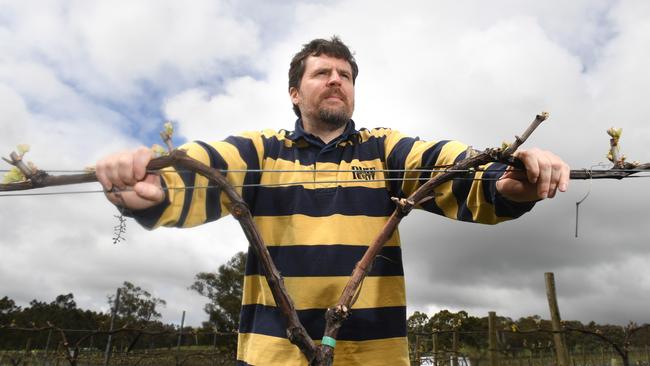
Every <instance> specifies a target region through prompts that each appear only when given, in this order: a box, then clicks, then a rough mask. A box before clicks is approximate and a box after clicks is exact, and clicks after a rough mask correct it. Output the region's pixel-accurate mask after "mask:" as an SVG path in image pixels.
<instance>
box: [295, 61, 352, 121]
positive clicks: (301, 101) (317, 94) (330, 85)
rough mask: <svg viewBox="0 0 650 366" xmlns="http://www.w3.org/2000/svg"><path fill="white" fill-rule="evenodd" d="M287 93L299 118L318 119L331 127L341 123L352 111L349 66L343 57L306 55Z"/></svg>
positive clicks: (350, 115)
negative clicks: (297, 79) (295, 83)
mask: <svg viewBox="0 0 650 366" xmlns="http://www.w3.org/2000/svg"><path fill="white" fill-rule="evenodd" d="M289 94H290V96H291V101H292V102H293V104H296V105H298V108H300V113H301V114H302V117H303V119H306V120H309V121H314V122H318V121H321V122H323V123H324V124H325V126H322V127H325V128H329V129H331V130H335V129H337V128H339V127H342V126H343V125H345V123H346V122H347V121H348V120H350V118H352V112H353V111H354V84H353V83H352V67H351V66H350V64H349V63H348V62H347V61H345V60H343V59H339V58H334V57H330V56H327V55H320V56H309V57H307V59H305V73H304V74H303V76H302V79H301V81H300V85H299V87H298V88H294V87H292V88H291V89H290V90H289Z"/></svg>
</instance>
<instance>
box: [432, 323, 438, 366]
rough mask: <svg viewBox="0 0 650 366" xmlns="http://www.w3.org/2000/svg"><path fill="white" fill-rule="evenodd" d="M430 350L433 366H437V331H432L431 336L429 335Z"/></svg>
mask: <svg viewBox="0 0 650 366" xmlns="http://www.w3.org/2000/svg"><path fill="white" fill-rule="evenodd" d="M431 350H432V353H433V365H434V366H438V365H439V361H440V360H439V355H438V352H439V340H438V331H436V330H434V331H433V334H431Z"/></svg>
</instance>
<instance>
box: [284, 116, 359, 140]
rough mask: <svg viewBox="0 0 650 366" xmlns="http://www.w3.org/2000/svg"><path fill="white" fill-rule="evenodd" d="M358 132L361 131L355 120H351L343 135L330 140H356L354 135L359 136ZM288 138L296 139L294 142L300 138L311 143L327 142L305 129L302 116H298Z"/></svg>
mask: <svg viewBox="0 0 650 366" xmlns="http://www.w3.org/2000/svg"><path fill="white" fill-rule="evenodd" d="M358 134H359V131H357V130H356V128H355V125H354V121H353V120H349V121H348V123H347V125H346V126H345V130H343V133H341V135H340V136H339V137H337V138H335V139H334V140H332V141H331V142H330V144H332V143H334V142H336V143H340V142H343V141H347V140H350V141H356V139H353V137H355V136H357V135H358ZM287 138H288V139H289V140H292V141H294V142H296V141H298V140H300V139H303V140H305V141H307V142H309V143H310V144H315V145H322V146H325V143H323V141H322V140H321V139H320V138H319V137H317V136H314V135H312V134H311V133H309V132H307V131H305V129H304V128H303V126H302V118H298V119H297V120H296V126H295V129H294V130H293V131H292V132H291V133H290V134H289V135H288V136H287ZM328 145H329V144H328Z"/></svg>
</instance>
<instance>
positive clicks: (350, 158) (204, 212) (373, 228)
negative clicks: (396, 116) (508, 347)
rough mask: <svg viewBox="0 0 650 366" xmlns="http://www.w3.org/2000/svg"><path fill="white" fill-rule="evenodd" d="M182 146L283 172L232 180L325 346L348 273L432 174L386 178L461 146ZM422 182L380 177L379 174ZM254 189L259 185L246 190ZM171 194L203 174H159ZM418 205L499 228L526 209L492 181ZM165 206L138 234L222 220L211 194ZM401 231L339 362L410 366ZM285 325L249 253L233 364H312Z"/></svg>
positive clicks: (232, 164) (307, 139)
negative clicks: (399, 203)
mask: <svg viewBox="0 0 650 366" xmlns="http://www.w3.org/2000/svg"><path fill="white" fill-rule="evenodd" d="M181 148H183V149H186V150H187V152H188V154H189V155H190V156H192V157H193V158H195V159H198V160H200V161H202V162H204V163H206V164H209V165H211V166H213V167H215V168H220V169H229V170H238V169H249V170H255V169H263V170H282V172H264V173H259V172H253V171H250V172H227V173H226V176H227V178H228V180H229V181H230V182H231V183H232V184H233V185H235V186H240V187H239V188H237V191H238V192H239V193H240V194H241V195H242V197H243V198H244V200H245V201H246V202H247V204H248V205H249V207H250V210H251V213H252V214H253V217H254V220H255V224H256V225H257V227H258V229H259V230H260V233H261V235H262V238H263V239H264V242H265V244H266V245H267V247H268V249H269V252H270V253H271V256H272V257H273V261H274V262H275V265H276V266H277V268H278V270H279V271H280V273H281V274H282V276H283V277H284V282H285V285H286V287H287V290H288V291H289V294H290V295H291V297H292V298H293V301H294V302H295V306H296V309H297V311H298V315H299V317H300V320H301V322H302V324H303V325H304V326H305V328H306V329H307V331H308V332H309V334H310V336H311V337H312V338H313V339H315V340H320V338H321V337H322V335H323V331H324V328H325V320H324V313H325V310H326V309H327V308H328V307H330V306H332V305H334V304H335V303H336V301H337V300H338V297H339V296H340V294H341V292H342V290H343V287H344V286H345V284H346V282H347V280H348V277H349V275H350V274H351V273H352V270H353V268H354V265H355V264H356V262H357V261H358V260H359V259H360V258H361V257H362V256H363V253H364V252H365V250H366V248H367V246H368V245H369V244H370V243H371V242H372V240H373V239H374V237H375V236H376V234H377V233H378V232H379V231H380V230H381V228H382V227H383V225H384V223H385V222H386V221H387V219H388V217H389V216H390V214H391V213H392V211H393V209H394V208H395V206H394V204H393V202H392V201H391V200H390V198H391V197H406V196H408V195H409V194H410V193H411V192H413V191H414V190H415V189H416V188H417V187H418V186H419V185H421V184H422V183H424V182H425V181H426V179H428V178H430V177H431V175H432V174H437V173H435V172H434V173H420V172H407V173H403V172H385V171H384V170H387V169H418V168H420V169H426V168H427V167H429V168H430V167H432V166H440V165H447V164H453V163H454V162H455V161H457V160H459V159H463V158H464V155H465V151H466V149H467V146H466V145H463V144H461V143H459V142H456V141H438V142H425V141H421V140H419V139H417V138H411V137H407V136H404V135H402V134H400V133H399V132H397V131H394V130H391V129H385V128H376V129H372V130H368V129H364V128H362V129H360V130H356V129H355V125H354V122H353V121H350V122H349V123H348V125H347V127H346V130H345V131H344V133H343V134H342V135H341V136H340V137H339V138H337V139H335V140H333V141H331V142H330V143H328V144H324V143H323V142H322V141H321V140H320V139H319V138H317V137H315V136H312V135H310V134H308V133H306V132H305V131H304V130H303V128H302V123H301V121H300V120H298V121H297V122H296V126H295V130H294V131H293V132H289V131H285V130H280V131H278V132H275V131H271V130H265V131H263V132H251V133H244V134H242V135H240V136H231V137H228V138H227V139H226V140H224V141H220V142H214V143H209V144H208V143H204V142H193V143H188V144H186V145H184V146H182V147H181ZM504 169H505V166H503V165H501V164H492V165H489V166H488V167H487V170H486V171H479V172H476V173H474V174H475V178H480V177H490V178H496V177H499V176H500V175H501V174H503V171H504ZM402 177H405V178H422V179H421V180H394V181H385V180H384V179H385V178H402ZM248 184H256V186H249V187H241V186H242V185H248ZM163 185H165V186H167V187H185V186H188V187H189V186H206V185H208V181H207V180H206V178H204V177H202V176H199V175H195V174H192V173H187V172H180V173H179V172H174V171H170V172H166V173H164V174H163ZM436 192H437V193H438V194H439V195H438V196H436V197H435V199H432V200H429V201H427V202H425V203H423V204H422V206H421V207H418V208H421V209H424V210H427V211H430V212H433V213H436V214H439V215H444V216H446V217H449V218H453V219H457V220H463V221H470V222H481V223H487V224H494V223H497V222H500V221H504V220H507V219H510V218H515V217H518V216H520V215H522V214H523V213H524V212H526V211H528V210H530V209H531V208H532V206H533V203H525V204H521V203H515V202H511V201H508V200H506V199H505V198H503V197H502V196H500V195H499V194H498V193H497V191H496V185H495V181H494V180H482V181H481V180H472V179H459V180H454V181H450V182H447V183H444V184H443V185H441V186H439V187H438V188H436ZM167 198H168V199H167V200H166V201H165V202H163V203H162V204H161V205H158V206H156V207H154V208H150V209H147V210H144V211H141V212H138V213H136V214H135V217H136V219H137V220H138V221H139V222H140V223H141V224H142V225H144V226H145V227H149V228H153V227H157V226H161V225H164V226H175V227H191V226H195V225H199V224H203V223H205V222H209V221H213V220H216V219H218V218H220V217H222V216H225V215H227V214H228V212H229V211H228V207H229V201H228V199H227V198H226V197H225V195H224V194H222V193H220V191H219V190H217V189H207V190H206V189H192V188H188V189H186V190H182V189H178V190H169V191H167ZM401 257H402V256H401V248H400V240H399V233H398V232H395V233H394V234H393V236H392V237H391V238H390V240H389V241H388V242H387V243H386V245H385V247H384V248H383V250H382V251H381V253H380V256H379V257H378V259H377V260H376V262H375V263H374V265H373V267H372V270H371V272H370V273H369V275H368V277H367V278H366V279H365V281H364V283H363V286H362V289H361V294H360V295H359V298H358V300H357V302H356V303H355V304H354V306H353V307H352V310H353V311H352V313H351V316H350V318H349V319H348V320H346V322H345V323H344V324H343V326H342V328H341V330H340V332H339V335H338V339H337V343H336V352H335V360H334V361H335V365H367V366H370V365H403V366H407V365H408V364H409V361H408V349H407V339H406V296H405V290H404V271H403V267H402V259H401ZM285 324H286V323H285V320H284V318H283V316H282V314H281V312H280V311H279V309H277V308H276V307H275V302H274V300H273V296H272V295H271V291H270V289H269V287H268V284H267V282H266V280H265V278H264V276H263V273H262V268H261V267H260V266H259V264H258V260H257V258H256V255H255V253H254V251H253V250H252V249H251V248H249V252H248V259H247V263H246V276H245V278H244V290H243V299H242V311H241V318H240V329H239V336H238V337H239V339H238V349H237V363H238V365H256V366H267V365H270V366H276V365H277V366H280V365H282V366H290V365H307V361H306V359H305V357H304V356H303V355H302V354H301V352H300V351H299V349H298V348H297V347H296V346H294V345H292V344H291V343H290V342H289V341H288V340H287V339H286V335H285Z"/></svg>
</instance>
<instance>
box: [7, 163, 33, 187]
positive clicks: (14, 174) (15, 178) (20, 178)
mask: <svg viewBox="0 0 650 366" xmlns="http://www.w3.org/2000/svg"><path fill="white" fill-rule="evenodd" d="M26 180H27V178H26V177H25V175H24V174H23V172H21V171H20V169H18V168H16V167H15V166H14V167H11V169H9V171H8V172H6V173H5V175H4V177H2V183H4V184H9V183H18V182H24V181H26Z"/></svg>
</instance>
